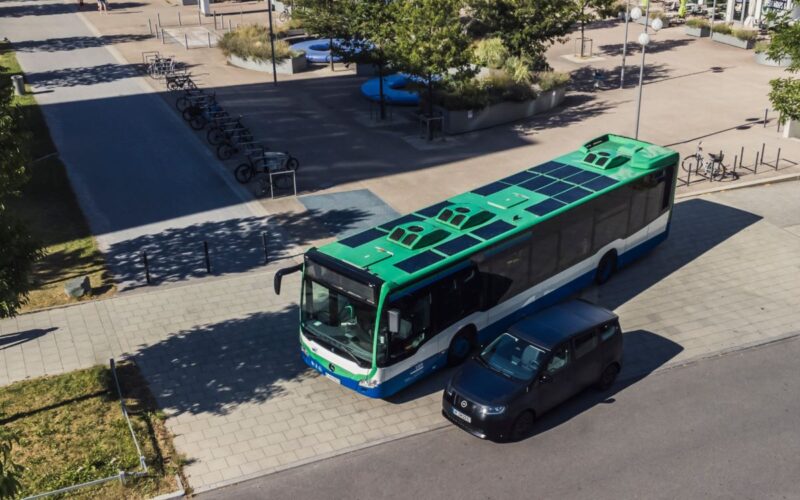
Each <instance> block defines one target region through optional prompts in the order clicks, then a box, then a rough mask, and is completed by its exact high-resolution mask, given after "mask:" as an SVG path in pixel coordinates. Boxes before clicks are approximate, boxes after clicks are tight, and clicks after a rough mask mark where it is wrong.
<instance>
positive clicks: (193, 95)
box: [175, 89, 217, 113]
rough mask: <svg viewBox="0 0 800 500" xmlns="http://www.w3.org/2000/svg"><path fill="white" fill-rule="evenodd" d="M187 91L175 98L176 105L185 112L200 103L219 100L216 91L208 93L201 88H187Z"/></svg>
mask: <svg viewBox="0 0 800 500" xmlns="http://www.w3.org/2000/svg"><path fill="white" fill-rule="evenodd" d="M185 90H186V93H185V94H184V95H182V96H181V97H178V99H176V100H175V107H176V108H177V109H178V111H180V112H181V113H183V112H184V111H186V110H187V109H188V108H190V107H192V106H196V105H198V104H208V103H210V102H215V101H216V100H217V95H216V93H211V94H206V93H205V92H203V91H202V90H200V89H185Z"/></svg>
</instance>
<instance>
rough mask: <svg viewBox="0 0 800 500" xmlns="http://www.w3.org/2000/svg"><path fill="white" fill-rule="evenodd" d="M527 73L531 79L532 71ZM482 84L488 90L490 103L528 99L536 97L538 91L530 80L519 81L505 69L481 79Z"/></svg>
mask: <svg viewBox="0 0 800 500" xmlns="http://www.w3.org/2000/svg"><path fill="white" fill-rule="evenodd" d="M526 73H527V75H528V78H529V79H530V72H529V71H527V67H526ZM480 85H481V86H482V87H483V89H484V90H485V91H486V94H487V96H488V99H489V103H490V104H495V103H498V102H502V101H517V102H519V101H527V100H530V99H535V98H536V91H535V90H534V89H533V87H532V86H531V84H530V80H528V81H524V80H523V81H517V80H516V79H515V78H514V76H513V75H511V74H510V73H508V72H507V71H505V70H495V71H492V72H491V73H489V75H488V76H486V77H484V78H483V79H481V80H480Z"/></svg>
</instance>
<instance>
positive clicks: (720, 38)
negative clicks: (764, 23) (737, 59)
mask: <svg viewBox="0 0 800 500" xmlns="http://www.w3.org/2000/svg"><path fill="white" fill-rule="evenodd" d="M711 39H712V40H714V41H715V42H719V43H724V44H725V45H731V46H733V47H739V48H740V49H752V48H753V46H754V45H755V44H756V42H755V41H754V40H739V39H738V38H736V37H735V36H733V35H725V34H723V33H711Z"/></svg>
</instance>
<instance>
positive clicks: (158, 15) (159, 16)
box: [156, 12, 161, 26]
mask: <svg viewBox="0 0 800 500" xmlns="http://www.w3.org/2000/svg"><path fill="white" fill-rule="evenodd" d="M156 19H157V20H158V25H159V26H161V13H160V12H156Z"/></svg>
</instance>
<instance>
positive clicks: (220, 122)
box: [206, 113, 247, 146]
mask: <svg viewBox="0 0 800 500" xmlns="http://www.w3.org/2000/svg"><path fill="white" fill-rule="evenodd" d="M246 129H247V127H245V126H244V124H243V123H242V117H241V116H240V117H238V118H231V117H230V116H228V115H227V113H225V114H224V116H219V117H218V118H216V119H215V120H214V124H213V125H212V126H211V128H209V129H208V133H207V134H206V139H208V143H209V144H211V145H212V146H219V145H220V144H222V143H223V142H226V141H229V140H230V138H231V136H233V135H235V134H238V133H239V132H242V131H243V130H246Z"/></svg>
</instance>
